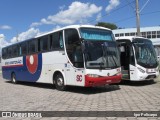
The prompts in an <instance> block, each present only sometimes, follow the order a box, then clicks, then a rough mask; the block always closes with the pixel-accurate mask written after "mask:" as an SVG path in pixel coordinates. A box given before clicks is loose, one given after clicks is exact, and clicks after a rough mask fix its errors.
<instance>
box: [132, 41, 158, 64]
mask: <svg viewBox="0 0 160 120" xmlns="http://www.w3.org/2000/svg"><path fill="white" fill-rule="evenodd" d="M133 45H134V46H135V50H136V59H137V63H138V64H139V65H141V66H143V67H157V64H158V63H157V58H156V53H155V49H154V47H153V45H152V42H151V41H149V40H143V39H135V40H134V41H133Z"/></svg>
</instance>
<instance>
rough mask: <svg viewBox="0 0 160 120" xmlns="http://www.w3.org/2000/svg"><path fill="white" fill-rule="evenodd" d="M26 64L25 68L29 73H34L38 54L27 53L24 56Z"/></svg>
mask: <svg viewBox="0 0 160 120" xmlns="http://www.w3.org/2000/svg"><path fill="white" fill-rule="evenodd" d="M26 65H27V69H28V71H29V72H30V73H31V74H34V73H35V72H36V71H37V67H38V55H36V54H35V55H28V56H26Z"/></svg>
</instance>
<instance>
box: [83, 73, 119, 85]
mask: <svg viewBox="0 0 160 120" xmlns="http://www.w3.org/2000/svg"><path fill="white" fill-rule="evenodd" d="M121 78H122V74H120V75H116V76H107V77H98V78H95V77H89V76H88V75H85V87H91V86H103V85H106V84H112V83H119V82H120V81H121Z"/></svg>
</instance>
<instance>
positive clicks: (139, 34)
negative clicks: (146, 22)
mask: <svg viewBox="0 0 160 120" xmlns="http://www.w3.org/2000/svg"><path fill="white" fill-rule="evenodd" d="M136 24H137V35H138V36H141V33H140V18H139V3H138V0H136Z"/></svg>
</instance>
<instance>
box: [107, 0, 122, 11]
mask: <svg viewBox="0 0 160 120" xmlns="http://www.w3.org/2000/svg"><path fill="white" fill-rule="evenodd" d="M119 4H120V1H119V0H110V1H109V5H108V6H107V7H106V12H107V13H109V12H110V11H111V10H113V9H114V8H116V7H117V6H118V5H119Z"/></svg>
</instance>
